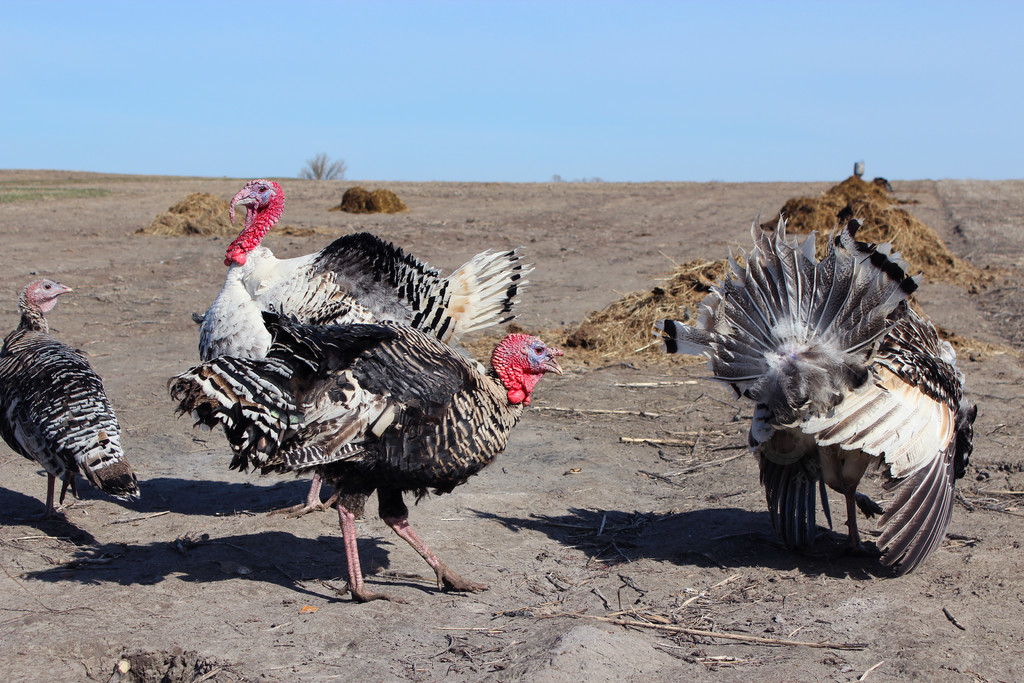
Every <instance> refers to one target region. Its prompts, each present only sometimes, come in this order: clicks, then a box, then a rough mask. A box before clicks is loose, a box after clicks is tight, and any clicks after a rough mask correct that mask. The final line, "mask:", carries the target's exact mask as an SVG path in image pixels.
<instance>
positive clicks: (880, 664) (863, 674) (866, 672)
mask: <svg viewBox="0 0 1024 683" xmlns="http://www.w3.org/2000/svg"><path fill="white" fill-rule="evenodd" d="M883 664H885V660H884V659H883V660H882V661H880V662H879V663H878V664H875V665H874V666H873V667H871V668H870V669H868V670H867V671H865V672H864V673H862V674H861V676H860V678H858V679H857V680H858V681H863V680H866V679H867V677H868V674H869V673H871V672H872V671H874V670H875V669H877V668H878V667H880V666H882V665H883Z"/></svg>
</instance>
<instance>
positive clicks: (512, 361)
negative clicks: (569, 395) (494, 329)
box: [491, 334, 563, 405]
mask: <svg viewBox="0 0 1024 683" xmlns="http://www.w3.org/2000/svg"><path fill="white" fill-rule="evenodd" d="M561 355H563V354H562V351H561V350H560V349H556V348H554V347H549V346H548V345H546V344H545V343H544V342H543V341H541V340H540V339H539V338H538V337H534V336H532V335H529V334H510V335H508V336H507V337H505V338H504V339H502V340H501V343H500V344H498V347H497V348H496V349H494V353H493V354H492V355H491V367H493V368H494V371H495V372H496V373H498V377H499V378H500V379H501V383H502V384H503V385H504V386H505V389H507V390H508V401H509V403H523V404H525V405H530V396H531V394H532V393H533V388H534V387H535V386H536V385H537V382H539V381H540V378H541V377H543V376H544V374H545V373H548V372H555V373H558V374H559V375H561V374H562V368H560V367H559V366H558V361H556V360H555V358H556V357H558V356H561Z"/></svg>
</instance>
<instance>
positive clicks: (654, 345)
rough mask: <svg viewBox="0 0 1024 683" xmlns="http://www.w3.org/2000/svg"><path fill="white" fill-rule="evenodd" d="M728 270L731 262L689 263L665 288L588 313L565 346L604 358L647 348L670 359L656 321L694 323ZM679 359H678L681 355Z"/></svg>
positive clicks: (680, 267) (624, 299)
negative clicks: (702, 304) (657, 334)
mask: <svg viewBox="0 0 1024 683" xmlns="http://www.w3.org/2000/svg"><path fill="white" fill-rule="evenodd" d="M727 267H728V261H727V260H726V259H719V260H718V261H707V260H704V259H697V260H694V261H688V262H687V263H684V264H682V265H681V266H679V267H677V268H676V270H675V272H673V273H672V275H671V276H669V277H668V278H666V279H665V284H664V285H663V286H660V287H655V288H654V289H652V290H651V291H650V292H634V293H632V294H627V295H626V296H625V297H623V298H622V299H619V300H618V301H615V302H613V303H611V304H609V305H608V306H607V307H606V308H604V309H603V310H600V311H595V312H593V313H590V314H588V315H587V317H586V318H584V319H583V322H582V323H580V326H579V327H578V328H577V329H576V331H574V332H573V333H572V334H570V335H569V336H568V337H567V338H566V340H565V345H566V346H568V347H569V348H573V349H584V350H588V351H596V352H599V353H600V354H601V355H603V356H615V357H621V356H632V355H635V354H637V353H640V352H641V351H644V350H645V349H646V350H649V351H654V352H657V353H658V354H659V355H661V356H665V354H663V353H661V343H660V342H658V341H656V340H655V338H654V336H653V334H654V323H655V321H657V320H661V319H663V318H673V319H675V320H679V321H683V322H685V321H689V320H690V319H691V318H693V317H694V316H695V315H696V313H697V306H698V304H700V302H701V301H703V300H704V297H706V296H707V295H708V293H709V292H710V291H711V287H712V286H714V285H715V284H716V283H717V282H718V281H719V280H721V279H722V278H723V277H724V276H725V272H726V269H727ZM666 357H667V356H666ZM675 358H676V361H678V359H679V358H681V357H680V356H676V357H675Z"/></svg>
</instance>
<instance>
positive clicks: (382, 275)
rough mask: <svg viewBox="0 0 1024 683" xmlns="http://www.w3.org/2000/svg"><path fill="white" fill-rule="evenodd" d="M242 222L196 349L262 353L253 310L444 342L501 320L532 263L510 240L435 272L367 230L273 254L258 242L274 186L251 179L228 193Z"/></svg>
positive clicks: (274, 215)
mask: <svg viewBox="0 0 1024 683" xmlns="http://www.w3.org/2000/svg"><path fill="white" fill-rule="evenodd" d="M236 206H244V207H245V209H246V218H245V227H244V228H243V230H242V232H241V233H240V234H239V235H238V237H237V238H236V239H235V240H234V241H233V242H232V243H231V244H230V245H229V246H228V249H227V254H226V256H225V258H224V264H225V265H227V266H228V273H227V277H226V278H225V281H224V287H223V289H221V291H220V294H218V296H217V298H216V300H215V301H214V302H213V304H212V305H211V306H210V308H209V310H207V312H206V314H205V315H204V316H203V319H202V323H201V325H200V339H199V355H200V358H201V359H202V360H204V361H207V360H210V359H211V358H216V357H217V356H236V357H242V358H262V357H264V356H265V355H266V353H267V349H268V348H269V347H270V334H269V332H268V331H267V329H266V327H265V326H264V325H263V320H262V318H261V317H260V314H261V313H262V312H263V311H270V312H273V313H280V314H282V315H287V316H290V317H293V318H295V319H297V320H298V321H299V322H302V323H306V324H312V325H324V324H341V323H354V322H378V321H384V320H393V321H396V322H401V323H405V324H407V325H410V326H411V327H415V328H417V329H422V330H429V331H430V332H431V333H433V334H434V335H435V336H436V337H437V338H438V339H440V340H441V341H443V342H446V343H453V342H455V341H457V340H458V339H459V337H461V336H462V335H464V334H466V333H468V332H472V331H475V330H480V329H483V328H486V327H489V326H491V325H495V324H498V323H503V322H507V321H509V320H511V319H512V318H513V317H515V316H514V315H512V314H511V311H512V308H513V306H514V305H515V303H516V300H515V297H516V295H517V294H518V293H519V291H520V290H521V289H522V287H523V286H524V285H525V284H526V280H524V279H523V278H524V276H525V275H526V274H527V273H529V272H530V271H531V270H532V268H530V267H529V266H526V265H524V264H523V263H522V262H521V256H520V255H519V253H518V252H517V251H516V250H512V251H502V252H492V251H485V252H483V253H480V254H477V255H476V256H475V257H473V258H472V259H471V260H470V261H469V262H468V263H466V264H464V265H463V266H462V267H461V268H459V269H458V270H456V271H455V272H454V273H452V274H451V275H449V276H448V277H447V278H442V277H441V276H440V274H439V272H438V271H437V270H435V269H433V268H431V267H430V266H428V265H427V264H425V263H423V262H421V261H419V260H417V259H416V258H414V257H412V256H409V255H407V254H405V253H404V252H403V251H402V249H400V248H398V247H395V246H394V245H392V244H390V243H388V242H385V241H384V240H381V239H380V238H378V237H376V236H374V235H371V234H369V233H358V234H354V235H346V236H344V237H341V238H339V239H337V240H335V241H334V242H332V243H331V244H329V245H328V246H327V247H325V248H324V249H321V250H320V251H318V252H316V253H313V254H307V255H306V256H299V257H297V258H290V259H278V258H276V257H275V256H274V254H273V253H272V252H271V251H270V250H269V249H267V248H266V247H261V246H260V242H261V241H262V239H263V237H264V236H265V235H266V234H267V232H268V231H269V230H270V229H271V228H272V227H273V225H274V224H275V223H276V222H277V220H278V218H280V216H281V213H282V211H283V208H284V191H283V190H282V189H281V186H280V185H278V184H277V183H275V182H272V181H267V180H253V181H250V182H249V183H247V184H246V185H245V187H243V188H242V189H241V190H240V191H239V192H238V194H236V195H235V196H234V198H233V199H232V200H231V205H230V212H231V219H232V220H234V215H235V207H236Z"/></svg>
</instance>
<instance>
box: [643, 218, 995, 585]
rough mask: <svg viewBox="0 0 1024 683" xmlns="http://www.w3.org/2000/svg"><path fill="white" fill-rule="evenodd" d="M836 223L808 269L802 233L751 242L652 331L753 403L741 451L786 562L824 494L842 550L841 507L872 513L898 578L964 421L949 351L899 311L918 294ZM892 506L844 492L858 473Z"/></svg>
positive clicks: (969, 411)
mask: <svg viewBox="0 0 1024 683" xmlns="http://www.w3.org/2000/svg"><path fill="white" fill-rule="evenodd" d="M859 227H860V222H859V221H857V220H852V221H850V222H848V223H847V224H846V226H845V227H844V228H843V229H842V230H841V231H839V233H838V234H837V235H835V236H834V238H833V239H832V240H831V243H830V246H829V251H828V253H827V255H826V256H825V258H824V259H822V260H821V261H818V260H817V258H816V257H815V253H814V236H813V234H812V235H811V236H810V237H808V238H807V239H806V240H805V241H803V242H802V243H801V242H798V241H797V240H796V239H793V240H788V239H787V238H786V226H785V222H784V221H783V220H782V219H780V220H779V223H778V226H777V227H776V229H775V231H774V232H772V231H765V230H762V229H761V228H760V227H758V225H757V224H756V223H755V224H754V225H753V226H752V228H751V232H752V236H753V239H754V249H753V250H752V251H751V252H750V254H747V255H745V256H746V262H745V264H743V265H740V264H738V263H737V262H736V261H735V260H734V259H733V258H732V257H731V256H730V259H729V272H728V273H727V275H726V277H725V279H724V281H723V282H721V283H719V284H718V285H717V286H716V287H715V288H713V290H712V292H711V293H710V294H709V295H708V296H707V297H706V298H705V299H704V301H703V303H702V304H701V307H700V312H699V314H698V317H697V320H696V324H695V325H692V326H690V325H684V324H682V323H680V322H677V321H674V320H664V321H661V322H659V323H657V325H656V326H657V328H658V329H659V330H660V331H661V336H662V338H663V340H664V342H665V345H666V350H667V351H668V352H669V353H686V354H695V355H704V356H706V357H707V358H708V365H709V367H710V368H711V370H712V372H713V373H714V378H715V379H717V380H720V381H723V382H726V383H728V384H729V385H730V386H732V387H733V389H734V390H735V391H736V393H737V395H739V396H743V397H746V398H749V399H751V400H752V401H754V403H755V408H754V417H753V421H752V424H751V426H750V434H749V443H750V447H751V449H752V450H753V451H754V453H755V454H756V455H757V457H758V461H759V463H760V469H761V482H762V484H763V485H764V487H765V495H766V498H767V502H768V509H769V512H770V515H771V519H772V524H773V526H774V527H775V529H776V531H777V532H778V533H779V534H780V535H781V536H782V538H783V540H784V541H785V543H786V544H787V545H788V546H789V547H791V548H794V549H803V548H808V547H809V546H811V545H812V544H813V543H814V537H815V530H816V523H815V511H816V507H817V500H816V498H817V496H818V494H819V492H820V496H821V503H822V507H823V508H824V513H825V516H826V519H827V520H828V521H829V524H830V525H831V517H830V514H829V507H828V500H827V495H826V489H825V484H827V485H828V486H829V487H830V488H832V489H834V490H835V491H838V492H839V493H841V494H843V495H844V496H845V499H846V512H847V526H848V527H849V539H848V544H847V545H848V547H849V548H851V549H860V548H861V541H860V535H859V533H858V531H857V509H858V508H859V509H860V510H861V511H862V512H864V513H865V515H867V516H868V517H872V516H874V515H876V514H881V519H880V522H879V525H880V529H881V536H880V537H879V539H878V542H877V545H878V547H879V549H880V550H881V560H882V562H883V563H884V564H885V565H889V566H894V567H895V569H896V571H897V572H898V573H900V574H903V573H906V572H909V571H911V570H913V569H914V568H915V567H917V566H918V565H919V564H920V563H921V562H922V561H923V560H924V559H925V558H926V557H927V556H928V555H929V554H930V553H931V552H932V551H933V550H935V548H936V547H938V545H939V543H940V542H941V541H942V539H943V538H944V536H945V533H946V528H947V526H948V525H949V521H950V517H951V514H952V511H953V499H954V493H955V480H956V479H957V478H959V477H962V476H963V475H964V471H965V468H966V467H967V463H968V459H969V457H970V454H971V450H972V448H973V445H972V441H973V436H974V432H973V423H974V419H975V417H976V415H977V407H976V406H975V405H973V404H971V403H969V402H968V401H967V400H966V398H965V396H964V377H963V373H962V372H961V371H960V370H959V369H958V368H957V366H956V354H955V353H954V351H953V348H952V347H951V346H950V345H949V344H948V343H947V342H945V341H943V340H941V339H940V338H939V336H938V334H937V332H936V331H935V327H934V326H933V325H932V324H931V323H929V322H928V321H926V320H924V319H923V318H921V317H920V316H919V315H918V314H917V313H915V312H914V311H913V310H912V309H910V307H909V306H908V304H907V297H908V296H909V295H910V294H911V293H913V291H914V290H915V289H916V288H917V286H918V280H919V278H917V277H909V276H908V275H907V273H906V268H907V264H906V262H905V261H903V260H902V258H901V257H900V255H899V254H898V253H894V252H892V246H891V245H890V244H888V243H885V244H868V243H864V242H859V241H857V240H856V239H855V237H856V232H857V229H858V228H859ZM871 466H874V467H876V468H878V469H880V470H882V471H883V473H884V474H885V475H886V476H887V478H888V481H887V483H886V484H885V488H886V489H887V490H888V491H890V492H892V493H893V497H892V499H891V500H889V501H888V502H887V505H886V507H885V509H884V510H883V509H882V507H881V506H879V505H878V504H876V503H875V502H874V501H872V500H870V499H869V498H868V497H867V496H865V495H864V494H862V493H859V492H858V491H857V486H858V484H859V483H860V480H861V478H862V477H863V476H864V474H865V472H866V471H867V469H868V468H869V467H871Z"/></svg>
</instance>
